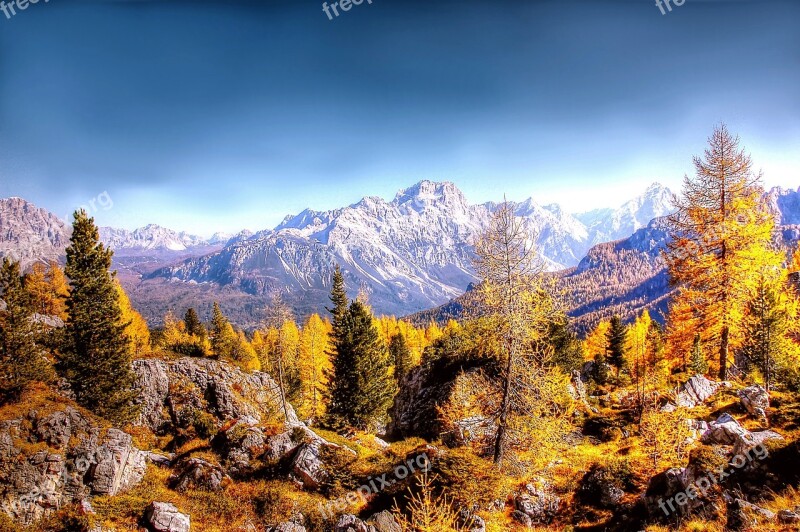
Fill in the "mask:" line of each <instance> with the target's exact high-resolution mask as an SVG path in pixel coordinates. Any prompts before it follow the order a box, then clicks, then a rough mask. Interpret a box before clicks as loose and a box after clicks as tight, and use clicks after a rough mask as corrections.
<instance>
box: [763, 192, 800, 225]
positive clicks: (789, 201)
mask: <svg viewBox="0 0 800 532" xmlns="http://www.w3.org/2000/svg"><path fill="white" fill-rule="evenodd" d="M767 205H768V207H769V208H770V210H771V211H772V212H773V214H774V215H775V218H776V223H777V224H778V225H800V188H798V189H797V190H792V189H785V188H781V187H774V188H773V189H771V190H770V191H769V192H768V193H767Z"/></svg>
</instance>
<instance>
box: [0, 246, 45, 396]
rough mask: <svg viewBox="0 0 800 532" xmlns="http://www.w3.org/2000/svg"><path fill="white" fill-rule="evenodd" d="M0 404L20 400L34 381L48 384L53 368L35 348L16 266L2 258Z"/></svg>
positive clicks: (27, 299)
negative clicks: (21, 395)
mask: <svg viewBox="0 0 800 532" xmlns="http://www.w3.org/2000/svg"><path fill="white" fill-rule="evenodd" d="M0 293H1V294H2V295H0V297H2V298H3V300H4V301H5V303H6V308H5V310H2V311H0V404H2V403H5V402H7V401H13V400H16V399H18V398H19V395H20V393H21V392H22V390H23V389H24V388H25V386H26V385H28V384H29V383H31V382H33V381H41V382H47V381H49V380H50V379H51V378H52V367H51V366H50V363H49V362H48V361H47V359H46V358H45V355H44V353H43V352H42V349H41V348H40V347H39V346H37V345H36V341H35V338H36V327H35V325H34V324H33V322H32V321H31V318H32V315H33V309H32V307H31V298H30V295H29V294H28V292H27V291H26V290H25V289H24V288H23V284H22V277H21V276H20V272H19V263H17V262H12V261H10V260H9V259H8V258H5V259H3V266H2V269H0Z"/></svg>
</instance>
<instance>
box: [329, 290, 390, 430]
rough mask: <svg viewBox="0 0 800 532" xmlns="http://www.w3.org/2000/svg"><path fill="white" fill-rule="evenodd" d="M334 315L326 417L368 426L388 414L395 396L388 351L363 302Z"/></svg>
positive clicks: (332, 422) (334, 424)
mask: <svg viewBox="0 0 800 532" xmlns="http://www.w3.org/2000/svg"><path fill="white" fill-rule="evenodd" d="M335 319H336V321H337V323H336V324H335V325H334V328H336V327H338V328H339V330H338V331H336V332H335V334H334V337H333V351H334V353H335V356H334V358H333V370H332V372H331V375H330V386H329V390H328V393H327V399H328V407H327V421H328V424H329V425H330V426H332V427H335V428H343V427H344V426H351V427H356V428H359V429H367V428H369V427H370V426H372V425H373V424H375V423H376V422H379V421H381V420H382V419H383V418H384V417H385V415H386V411H387V409H388V407H389V404H390V402H391V400H392V398H393V397H394V393H395V383H394V381H393V379H392V378H391V376H390V373H389V371H390V368H391V365H390V361H389V356H388V352H387V350H386V348H385V346H384V344H383V342H382V341H381V339H380V336H379V334H378V330H377V329H376V327H375V325H374V323H373V318H372V314H371V313H370V312H369V311H368V310H367V308H366V307H365V306H364V305H363V304H362V303H361V302H359V301H353V302H352V303H351V305H350V307H349V308H348V310H347V312H346V313H345V314H343V315H341V316H340V317H336V316H335Z"/></svg>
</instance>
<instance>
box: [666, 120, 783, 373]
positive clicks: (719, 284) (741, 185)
mask: <svg viewBox="0 0 800 532" xmlns="http://www.w3.org/2000/svg"><path fill="white" fill-rule="evenodd" d="M694 166H695V177H694V178H689V177H688V176H686V177H684V182H683V191H682V193H681V195H680V196H679V197H678V198H677V200H676V212H675V214H674V215H671V216H670V217H669V225H670V237H671V239H670V241H669V243H668V246H667V254H666V260H667V266H668V268H669V274H670V278H671V281H672V283H673V284H675V285H677V286H678V287H679V290H678V293H677V295H676V296H675V298H674V299H675V301H677V302H678V303H679V305H681V304H682V305H683V306H684V307H686V308H691V309H692V310H693V314H694V315H695V317H696V318H697V322H698V323H697V325H698V326H699V327H698V330H699V332H700V333H701V334H702V335H703V340H704V343H705V344H706V345H713V346H714V347H715V350H716V351H717V353H718V370H719V378H720V380H726V379H727V377H728V359H729V352H730V351H731V349H733V348H735V346H736V345H737V344H739V343H740V342H741V341H742V340H743V337H742V326H741V325H742V323H743V320H742V317H743V313H744V305H745V299H746V296H745V295H746V294H747V291H748V286H749V285H750V284H751V283H752V277H753V272H759V271H762V269H763V268H764V267H768V266H772V265H778V264H780V262H781V261H782V257H780V254H778V253H775V252H774V251H773V250H772V249H771V238H772V230H773V226H774V219H773V217H772V215H771V214H770V213H769V211H768V209H767V208H766V205H765V204H764V202H763V200H762V196H763V188H762V187H761V176H760V175H758V174H754V173H753V171H752V162H751V160H750V156H749V155H748V154H746V153H745V152H744V150H741V149H740V148H739V139H738V137H734V136H733V135H731V134H730V133H729V132H728V130H727V128H726V127H725V126H724V125H723V126H719V127H717V128H715V129H714V132H713V133H712V134H711V137H710V138H709V140H708V148H707V149H706V151H705V156H704V157H703V158H700V157H695V158H694Z"/></svg>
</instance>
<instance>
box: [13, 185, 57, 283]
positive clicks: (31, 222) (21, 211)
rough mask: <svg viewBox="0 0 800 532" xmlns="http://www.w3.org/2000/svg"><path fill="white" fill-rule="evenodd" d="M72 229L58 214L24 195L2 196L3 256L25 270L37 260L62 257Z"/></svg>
mask: <svg viewBox="0 0 800 532" xmlns="http://www.w3.org/2000/svg"><path fill="white" fill-rule="evenodd" d="M70 231H71V229H70V228H69V227H68V226H67V225H65V224H64V222H63V221H61V220H60V219H59V218H58V217H57V216H55V215H53V214H52V213H50V212H48V211H46V210H45V209H41V208H39V207H37V206H36V205H34V204H33V203H30V202H28V201H25V200H24V199H22V198H7V199H0V258H2V257H10V258H11V259H13V260H17V261H19V262H20V264H21V266H22V268H23V269H25V268H27V267H29V266H30V265H32V264H33V263H35V262H39V261H51V260H56V261H57V260H60V259H62V258H63V256H64V248H66V246H67V244H68V243H69V234H70Z"/></svg>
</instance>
